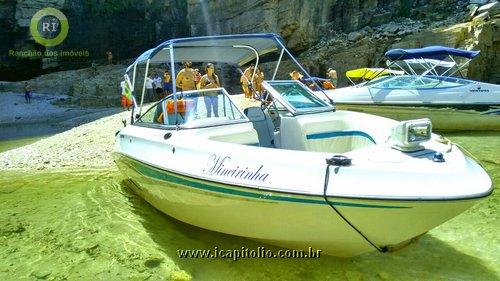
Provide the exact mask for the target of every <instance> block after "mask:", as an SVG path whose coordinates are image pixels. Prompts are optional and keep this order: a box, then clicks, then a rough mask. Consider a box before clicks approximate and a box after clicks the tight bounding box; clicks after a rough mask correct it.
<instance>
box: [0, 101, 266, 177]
mask: <svg viewBox="0 0 500 281" xmlns="http://www.w3.org/2000/svg"><path fill="white" fill-rule="evenodd" d="M234 97H235V100H236V102H237V104H238V106H240V107H241V108H246V107H249V106H255V105H258V103H257V102H254V101H250V100H248V99H245V98H244V97H243V95H237V96H234ZM23 98H24V97H23ZM32 104H33V103H32ZM54 110H60V109H54ZM113 110H115V111H116V110H117V109H113ZM118 110H119V109H118ZM104 113H105V112H104ZM95 114H103V112H97V113H95ZM87 117H89V116H88V115H87ZM90 117H92V115H91V116H90ZM94 117H95V116H94ZM124 117H125V118H126V119H127V120H129V118H130V112H129V111H122V112H120V113H113V112H110V113H109V116H107V117H103V118H100V119H97V120H95V121H92V122H89V123H86V124H83V125H80V126H78V127H75V128H73V129H70V130H68V131H65V132H63V133H60V134H57V135H54V136H51V137H48V138H45V139H42V140H39V141H37V142H35V143H33V144H30V145H27V146H23V147H19V148H17V149H13V150H8V151H5V152H3V153H1V154H0V170H19V169H22V170H31V169H35V170H45V169H57V168H99V167H107V166H111V165H112V164H113V159H112V157H111V152H112V151H113V146H114V142H115V133H116V132H117V131H118V130H120V129H121V128H122V127H123V124H122V119H123V118H124ZM74 118H76V119H77V121H81V122H84V121H86V120H78V117H74ZM74 118H69V119H68V120H67V121H65V122H62V123H59V124H62V125H64V124H67V123H68V122H69V123H72V122H73V121H72V120H73V119H74ZM84 119H85V118H84ZM68 125H71V124H68Z"/></svg>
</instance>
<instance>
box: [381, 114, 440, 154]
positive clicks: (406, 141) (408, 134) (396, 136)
mask: <svg viewBox="0 0 500 281" xmlns="http://www.w3.org/2000/svg"><path fill="white" fill-rule="evenodd" d="M431 135H432V124H431V120H429V119H428V118H424V119H416V120H409V121H402V122H399V123H398V125H396V126H395V127H394V128H392V135H391V141H392V148H394V149H397V150H401V151H403V152H412V151H417V150H422V149H424V147H423V146H421V145H420V143H422V142H426V141H429V140H430V139H431Z"/></svg>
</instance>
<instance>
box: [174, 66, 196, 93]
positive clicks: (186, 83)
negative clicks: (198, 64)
mask: <svg viewBox="0 0 500 281" xmlns="http://www.w3.org/2000/svg"><path fill="white" fill-rule="evenodd" d="M191 66H192V63H191V62H190V61H185V62H184V68H183V69H181V70H180V71H179V73H177V77H175V84H176V86H177V88H181V90H182V91H190V90H196V85H195V73H194V70H193V69H192V68H191Z"/></svg>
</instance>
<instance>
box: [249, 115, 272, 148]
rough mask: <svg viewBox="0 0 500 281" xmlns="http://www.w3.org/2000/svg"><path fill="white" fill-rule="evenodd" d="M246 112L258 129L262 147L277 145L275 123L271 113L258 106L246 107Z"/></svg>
mask: <svg viewBox="0 0 500 281" xmlns="http://www.w3.org/2000/svg"><path fill="white" fill-rule="evenodd" d="M244 113H245V115H246V116H247V117H248V119H250V121H251V122H252V124H253V128H254V129H255V131H257V136H258V137H259V145H260V146H262V147H275V144H274V125H273V122H272V121H271V117H270V116H269V114H267V113H265V112H264V111H263V110H262V108H260V107H258V106H255V107H249V108H245V110H244Z"/></svg>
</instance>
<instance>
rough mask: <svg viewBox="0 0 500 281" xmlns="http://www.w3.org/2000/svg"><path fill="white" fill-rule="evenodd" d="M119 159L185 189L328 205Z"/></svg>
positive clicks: (389, 207) (345, 204) (146, 173)
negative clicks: (248, 189) (206, 179)
mask: <svg viewBox="0 0 500 281" xmlns="http://www.w3.org/2000/svg"><path fill="white" fill-rule="evenodd" d="M120 157H125V158H126V159H127V160H126V161H127V162H129V163H130V166H132V167H133V168H134V169H135V170H136V171H137V172H139V173H140V174H142V175H144V176H147V177H150V178H153V179H156V180H161V181H165V182H169V183H174V184H179V185H183V186H186V187H191V188H196V189H200V190H205V191H211V192H216V193H223V194H229V195H234V196H241V197H247V198H254V199H265V200H272V201H284V202H294V203H305V204H320V205H328V203H327V202H326V201H325V200H324V199H323V198H321V200H315V199H306V198H299V197H288V196H280V195H271V194H261V193H254V192H248V191H243V190H237V189H234V188H245V187H239V186H231V185H227V184H219V183H214V182H211V181H204V180H199V179H193V178H190V177H187V176H182V175H179V174H175V173H172V172H168V171H165V170H161V169H158V168H156V167H153V166H150V165H147V164H145V163H142V162H139V161H137V160H134V159H131V158H128V157H126V156H120ZM267 192H274V191H267ZM330 203H333V205H335V206H343V207H358V208H383V209H406V208H411V207H404V206H387V205H371V204H360V203H346V202H333V201H330Z"/></svg>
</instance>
